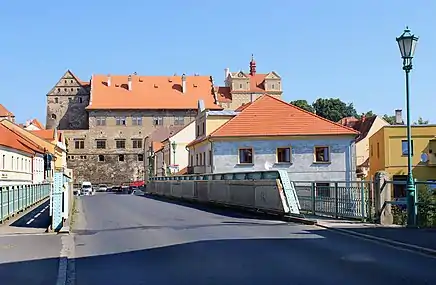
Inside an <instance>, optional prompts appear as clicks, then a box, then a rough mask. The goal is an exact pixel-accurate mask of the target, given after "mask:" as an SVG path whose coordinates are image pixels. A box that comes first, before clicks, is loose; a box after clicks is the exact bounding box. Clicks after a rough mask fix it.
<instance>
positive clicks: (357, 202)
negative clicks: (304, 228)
mask: <svg viewBox="0 0 436 285" xmlns="http://www.w3.org/2000/svg"><path fill="white" fill-rule="evenodd" d="M293 184H294V188H295V190H296V191H297V196H298V200H299V201H300V206H301V211H302V212H306V213H310V214H312V215H320V216H330V217H334V218H352V219H361V220H372V219H373V215H374V202H373V198H372V197H373V192H372V191H373V189H372V187H371V186H372V182H370V181H348V182H344V181H293Z"/></svg>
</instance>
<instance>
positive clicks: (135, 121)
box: [132, 117, 142, 126]
mask: <svg viewBox="0 0 436 285" xmlns="http://www.w3.org/2000/svg"><path fill="white" fill-rule="evenodd" d="M132 125H134V126H142V117H132Z"/></svg>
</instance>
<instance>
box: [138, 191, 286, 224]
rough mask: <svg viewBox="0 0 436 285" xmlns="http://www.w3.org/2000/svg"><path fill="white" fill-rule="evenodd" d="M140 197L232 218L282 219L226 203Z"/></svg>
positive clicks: (152, 196)
mask: <svg viewBox="0 0 436 285" xmlns="http://www.w3.org/2000/svg"><path fill="white" fill-rule="evenodd" d="M139 197H145V198H148V199H152V200H155V201H160V202H165V203H171V204H175V205H179V206H183V207H189V208H193V209H197V210H200V211H204V212H208V213H212V214H216V215H221V216H226V217H231V218H240V219H256V220H271V219H276V220H280V219H282V217H281V216H279V215H266V214H265V213H260V212H255V211H249V210H247V209H243V208H242V207H241V209H237V208H230V207H226V206H224V205H217V204H211V203H208V204H202V203H199V202H194V201H187V200H184V201H182V200H177V199H171V198H167V197H162V196H155V195H149V194H145V195H143V196H139Z"/></svg>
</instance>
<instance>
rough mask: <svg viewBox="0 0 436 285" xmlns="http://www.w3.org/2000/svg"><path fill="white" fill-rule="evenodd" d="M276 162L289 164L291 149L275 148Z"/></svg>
mask: <svg viewBox="0 0 436 285" xmlns="http://www.w3.org/2000/svg"><path fill="white" fill-rule="evenodd" d="M277 162H278V163H290V162H291V148H290V147H280V148H277Z"/></svg>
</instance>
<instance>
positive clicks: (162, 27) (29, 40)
mask: <svg viewBox="0 0 436 285" xmlns="http://www.w3.org/2000/svg"><path fill="white" fill-rule="evenodd" d="M434 11H436V1H432V0H427V1H424V0H423V1H419V0H416V1H413V4H412V2H411V1H403V0H396V1H394V0H391V1H377V0H366V1H346V0H331V1H322V0H317V1H314V0H312V1H310V0H307V1H289V0H281V1H273V0H270V1H266V2H265V1H259V0H252V1H231V0H220V1H200V0H185V1H178V0H163V1H144V0H129V1H115V0H114V1H107V0H106V1H100V0H93V1H86V0H76V1H73V2H68V1H53V0H47V1H28V0H26V1H24V0H14V1H1V2H0V27H1V41H0V42H1V47H0V83H1V84H0V103H2V104H4V105H5V106H6V107H7V108H8V109H9V110H10V111H12V112H14V113H15V114H16V116H17V119H18V120H19V121H21V122H23V121H25V120H27V119H30V118H33V117H36V118H38V119H40V120H41V121H42V122H43V123H45V112H46V107H45V100H46V98H45V95H46V94H47V92H48V91H49V90H50V89H51V87H52V86H53V85H54V84H55V83H56V82H57V80H58V79H59V78H60V77H61V76H62V75H63V73H64V72H65V71H66V70H67V69H71V70H72V71H73V72H74V73H75V74H76V75H77V76H79V77H80V78H81V79H84V80H88V79H89V78H90V76H91V75H92V74H93V73H103V74H107V73H111V74H121V73H124V74H127V73H131V72H135V71H136V72H138V74H144V75H169V74H173V73H178V74H182V73H186V74H193V73H200V74H208V75H212V76H214V78H215V81H216V82H217V83H222V81H223V77H224V68H226V67H229V68H230V70H231V71H237V70H240V69H243V70H247V69H248V63H249V60H250V57H251V54H252V53H253V54H254V55H255V58H256V62H257V70H258V72H261V73H267V72H269V71H271V70H274V71H276V72H278V73H279V74H280V75H281V76H282V78H283V89H284V99H285V100H286V101H290V100H295V99H306V100H308V101H314V100H315V99H316V98H319V97H323V98H329V97H337V98H340V99H342V100H343V101H346V102H352V103H354V105H355V107H356V109H357V111H358V112H365V111H367V110H373V111H374V112H375V113H379V114H385V113H388V114H393V113H394V110H395V109H397V108H402V109H405V95H404V94H405V91H404V73H403V71H402V69H401V67H402V66H401V65H402V61H401V58H400V54H399V51H398V47H397V45H396V42H395V37H397V36H399V35H400V34H401V33H402V31H403V29H404V27H405V26H406V25H409V27H410V28H411V29H412V32H414V33H415V34H416V35H417V36H419V37H420V39H419V42H418V45H417V50H416V54H415V59H414V70H413V71H412V74H411V96H412V97H411V100H412V101H411V102H412V103H411V106H412V113H411V115H412V118H413V119H415V120H416V119H417V118H418V117H419V116H422V117H423V118H424V119H429V120H430V121H431V122H432V123H436V112H434V107H433V104H432V103H433V102H434V101H433V100H431V99H432V98H435V97H434V93H433V92H434V90H435V87H436V80H435V75H434V67H435V66H436V53H435V52H434V51H435V50H436V34H435V32H434V27H436V17H435V14H434Z"/></svg>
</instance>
